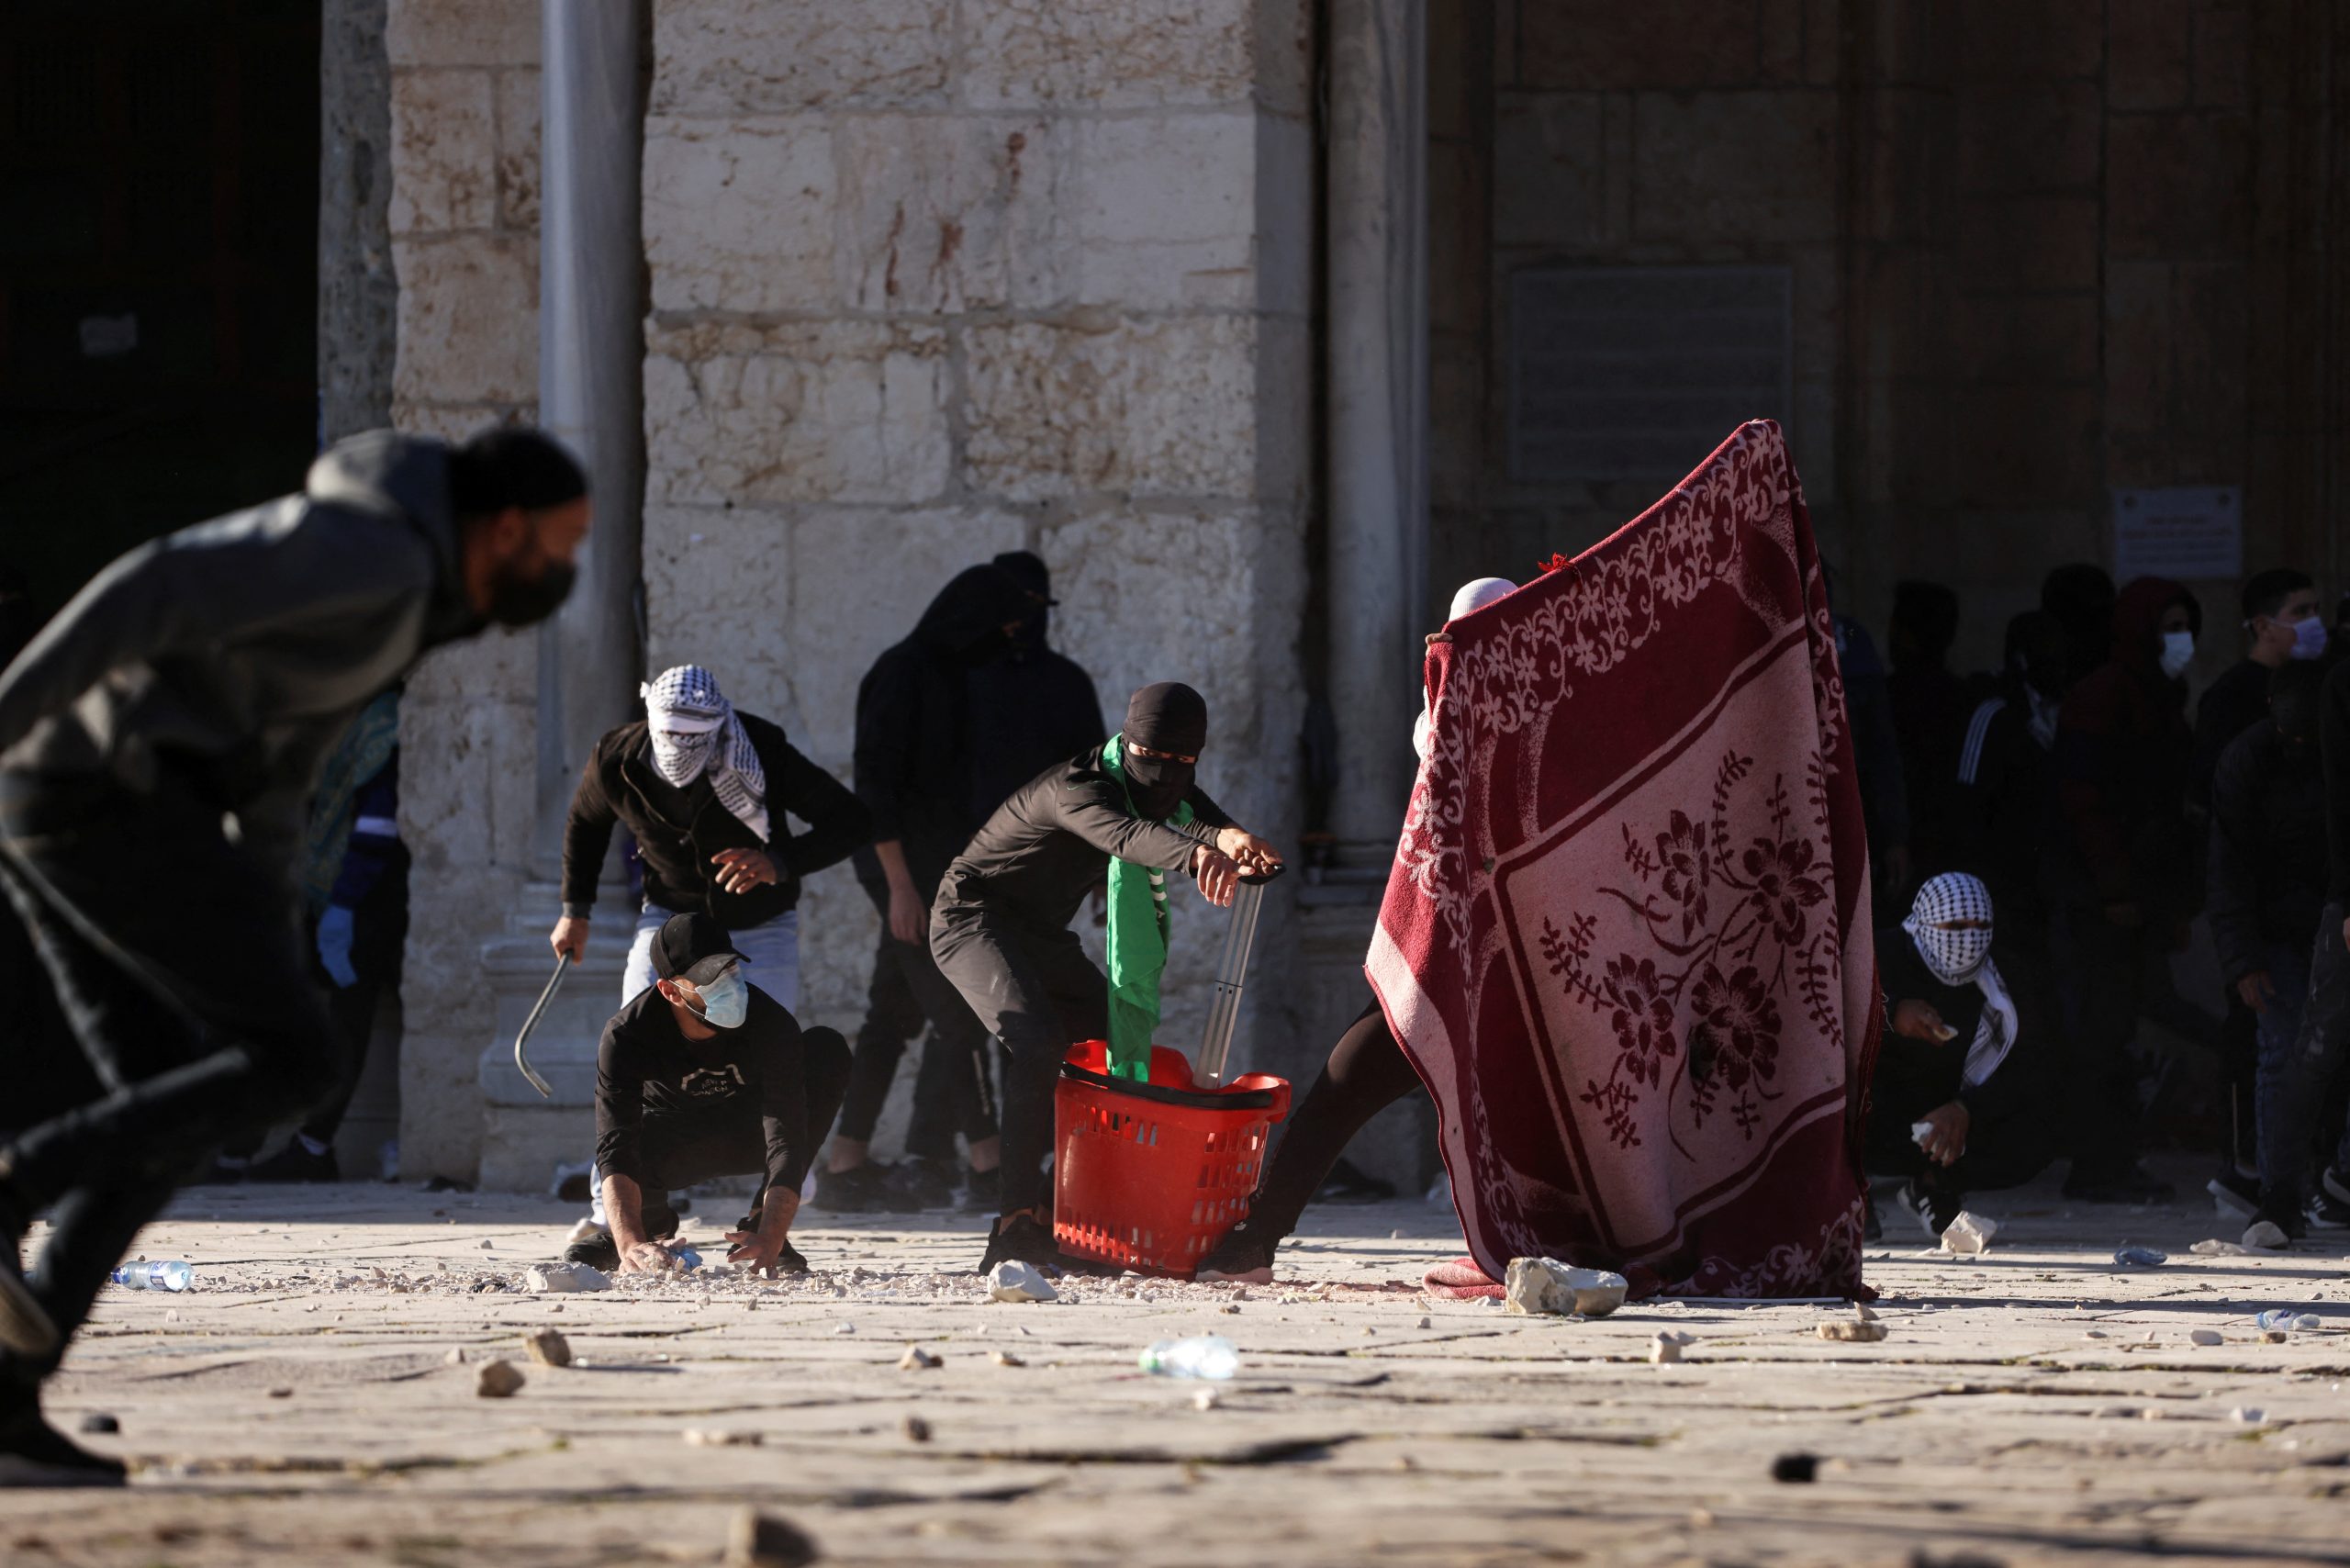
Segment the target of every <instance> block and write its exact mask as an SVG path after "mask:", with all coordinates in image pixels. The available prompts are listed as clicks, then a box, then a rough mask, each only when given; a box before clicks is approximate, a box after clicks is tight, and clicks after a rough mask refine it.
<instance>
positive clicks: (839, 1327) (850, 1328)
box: [833, 1323, 856, 1334]
mask: <svg viewBox="0 0 2350 1568" xmlns="http://www.w3.org/2000/svg"><path fill="white" fill-rule="evenodd" d="M833 1332H834V1333H835V1334H854V1333H856V1324H854V1323H835V1324H834V1325H833Z"/></svg>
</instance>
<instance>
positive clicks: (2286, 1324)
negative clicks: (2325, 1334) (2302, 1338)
mask: <svg viewBox="0 0 2350 1568" xmlns="http://www.w3.org/2000/svg"><path fill="white" fill-rule="evenodd" d="M2253 1321H2254V1322H2255V1323H2257V1324H2259V1325H2260V1327H2263V1328H2298V1329H2300V1331H2301V1332H2302V1333H2304V1334H2313V1333H2315V1332H2317V1330H2319V1329H2321V1328H2322V1327H2325V1319H2323V1318H2322V1317H2320V1316H2318V1315H2317V1314H2316V1313H2314V1312H2301V1311H2299V1310H2297V1309H2296V1308H2293V1307H2289V1306H2272V1307H2270V1308H2269V1309H2268V1310H2267V1311H2266V1312H2264V1313H2262V1314H2261V1315H2260V1316H2258V1317H2255V1318H2254V1319H2253Z"/></svg>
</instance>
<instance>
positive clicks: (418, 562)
mask: <svg viewBox="0 0 2350 1568" xmlns="http://www.w3.org/2000/svg"><path fill="white" fill-rule="evenodd" d="M587 533H588V481H587V477H586V476H584V475H583V474H582V473H581V472H580V470H579V465H578V464H577V463H576V462H575V461H573V459H572V458H571V457H570V456H569V454H566V453H565V452H564V450H563V449H562V448H561V447H560V446H559V445H557V444H556V443H555V442H553V441H552V440H550V439H548V438H547V437H545V436H543V435H541V434H540V433H538V432H537V431H527V430H518V429H498V430H492V431H485V432H484V433H482V434H480V435H477V436H476V437H475V438H474V439H473V440H471V441H469V442H465V443H464V445H462V446H454V447H453V446H451V445H450V444H449V443H448V442H442V441H438V440H435V439H433V438H431V437H430V436H411V435H400V434H397V433H395V432H393V431H375V432H373V433H371V434H367V435H362V436H354V437H353V438H352V439H350V440H348V441H345V442H341V443H340V444H338V445H336V446H335V447H333V448H332V449H330V451H328V452H327V453H325V454H323V455H321V456H320V457H319V459H318V461H317V462H315V463H314V464H312V465H310V471H309V476H308V480H307V482H306V483H305V485H304V487H303V488H302V489H301V490H300V491H298V492H297V493H296V494H293V495H290V496H284V497H280V498H277V499H275V500H272V501H268V502H265V503H263V505H261V506H258V507H254V508H252V510H248V511H243V512H239V513H236V514H233V515H231V516H228V517H222V518H216V519H214V520H213V521H210V522H206V523H199V524H197V525H196V526H195V527H193V528H188V529H185V530H182V531H181V532H177V533H173V534H169V535H166V536H165V537H163V538H162V539H158V540H155V541H154V542H152V543H148V544H143V545H141V546H140V547H139V548H138V549H136V550H133V551H131V552H130V553H129V554H127V555H124V556H123V557H122V558H121V559H119V560H117V561H116V562H115V563H114V564H113V565H112V566H108V567H106V569H105V570H104V571H102V572H100V573H99V574H98V575H97V576H96V577H94V578H93V579H91V581H90V583H89V585H88V586H87V587H85V588H83V590H82V591H81V592H80V593H79V594H78V595H76V596H75V598H74V599H73V602H72V603H71V604H68V605H67V606H66V607H65V608H64V609H63V610H61V611H59V612H58V615H57V617H56V619H55V620H53V621H51V622H50V623H49V624H48V626H47V627H45V628H44V629H43V630H42V631H41V632H40V633H39V635H38V636H36V637H35V638H34V639H33V640H32V642H31V643H30V644H28V645H27V646H26V648H25V649H24V651H23V652H22V653H21V654H19V655H17V658H16V661H15V662H14V663H12V664H10V665H9V666H8V667H7V669H6V672H5V673H0V885H5V887H6V892H7V895H8V898H9V900H10V902H13V903H14V904H15V905H16V908H17V914H18V916H19V917H20V918H21V919H22V920H23V922H24V924H25V926H26V928H27V929H28V931H29V932H30V933H31V935H32V937H33V940H34V942H35V944H36V946H38V947H39V951H40V957H41V960H42V962H43V963H44V964H45V965H46V967H47V968H48V969H49V972H50V980H52V981H53V982H54V983H55V985H56V988H57V994H58V998H59V1000H60V1001H61V1002H62V1004H63V1007H64V1012H65V1015H66V1018H67V1021H68V1022H69V1023H70V1024H71V1025H72V1026H73V1034H74V1036H75V1037H76V1039H77V1041H78V1043H79V1045H80V1047H81V1051H82V1054H83V1055H84V1057H86V1058H88V1061H89V1064H90V1066H91V1068H92V1069H94V1070H95V1075H96V1076H97V1077H99V1078H102V1079H104V1080H105V1081H106V1092H101V1093H95V1094H92V1095H90V1096H88V1097H87V1098H86V1099H85V1100H84V1102H83V1103H80V1104H78V1105H76V1106H74V1107H73V1108H72V1109H70V1110H67V1111H64V1112H62V1114H56V1115H53V1116H50V1118H48V1119H46V1120H42V1121H39V1122H36V1123H32V1124H30V1125H28V1126H23V1128H22V1130H20V1131H18V1132H17V1133H16V1134H15V1136H13V1137H10V1138H9V1139H8V1140H7V1141H6V1143H5V1144H0V1484H11V1483H14V1484H47V1483H51V1482H59V1481H71V1482H74V1483H78V1484H116V1485H119V1484H121V1482H122V1479H123V1467H122V1465H121V1464H119V1463H118V1462H116V1461H114V1460H112V1459H107V1458H101V1457H100V1456H98V1455H95V1454H92V1453H88V1452H85V1451H84V1450H82V1449H80V1448H78V1447H77V1446H75V1445H74V1444H73V1442H71V1441H69V1440H68V1439H66V1438H64V1437H63V1436H62V1435H60V1434H59V1433H58V1432H57V1431H56V1430H55V1429H54V1428H51V1427H50V1426H49V1425H48V1424H47V1423H46V1422H45V1421H43V1420H42V1418H41V1415H40V1403H39V1389H40V1383H41V1382H42V1380H43V1379H45V1378H46V1377H47V1376H48V1375H49V1374H50V1372H54V1371H55V1370H56V1368H57V1365H58V1362H59V1361H60V1360H61V1359H62V1357H63V1355H64V1353H65V1347H66V1344H67V1342H68V1341H69V1340H70V1339H71V1338H73V1332H74V1330H75V1329H77V1328H79V1327H81V1325H82V1321H83V1319H84V1317H85V1316H87V1315H88V1313H89V1310H90V1306H91V1304H92V1303H93V1302H94V1301H95V1299H96V1297H97V1294H98V1292H99V1291H100V1290H101V1289H102V1288H104V1287H105V1285H106V1278H107V1275H108V1274H109V1272H110V1271H112V1270H113V1268H114V1266H115V1263H116V1261H117V1260H118V1259H119V1258H121V1256H122V1254H123V1252H124V1249H127V1248H128V1247H129V1245H130V1242H131V1239H132V1238H134V1237H136V1236H137V1235H138V1233H139V1229H140V1226H143V1225H145V1224H146V1223H147V1222H148V1221H149V1220H151V1219H152V1218H154V1217H155V1215H157V1214H158V1213H160V1212H161V1211H162V1207H163V1205H164V1204H166V1203H167V1202H169V1201H170V1199H171V1196H172V1193H173V1191H174V1190H175V1189H176V1188H177V1187H178V1186H179V1184H180V1182H182V1181H183V1180H184V1179H185V1177H186V1176H187V1175H188V1174H189V1172H190V1171H191V1170H194V1169H195V1168H196V1166H197V1165H198V1164H199V1163H200V1162H208V1161H209V1160H210V1159H211V1157H212V1155H213V1153H214V1152H215V1151H216V1150H217V1149H218V1148H220V1146H221V1145H222V1144H223V1143H226V1142H228V1141H229V1140H231V1139H238V1138H243V1137H251V1136H253V1135H256V1134H258V1133H260V1132H261V1131H263V1130H264V1129H266V1128H267V1127H269V1126H271V1125H273V1124H274V1123H275V1122H277V1121H279V1120H281V1119H284V1118H288V1117H292V1116H297V1115H299V1114H302V1113H303V1112H305V1111H307V1110H308V1109H309V1108H310V1107H311V1106H312V1105H314V1104H316V1103H318V1102H319V1100H321V1099H323V1098H324V1097H325V1096H326V1095H327V1094H328V1093H329V1092H331V1091H332V1090H333V1089H334V1088H335V1086H336V1082H337V1080H338V1076H339V1075H338V1066H339V1063H338V1059H337V1053H338V1051H339V1049H340V1048H341V1034H340V1032H339V1031H338V1030H337V1029H336V1027H335V1025H334V1021H333V1019H332V1018H331V1017H330V1015H329V1014H328V1011H327V1006H326V1002H325V999H324V997H322V996H321V995H320V994H319V989H318V987H317V986H316V985H315V984H313V983H312V981H311V979H310V955H309V953H308V951H307V950H306V946H305V944H304V943H303V942H302V941H301V939H300V935H299V924H298V909H297V899H296V894H295V879H294V867H293V860H294V854H295V851H296V849H297V847H298V846H300V844H301V843H302V837H303V829H304V825H305V821H306V815H307V810H308V804H309V800H310V795H311V790H312V787H313V786H314V784H315V783H316V781H317V778H318V775H319V767H320V764H321V762H322V761H323V759H324V758H325V756H327V754H328V752H329V751H330V749H331V748H332V747H333V746H334V745H335V743H336V741H337V739H338V738H339V737H340V736H341V734H342V733H343V731H344V730H345V729H346V728H347V727H348V726H349V724H350V723H351V722H352V719H353V715H355V714H356V713H358V712H359V711H360V710H362V709H363V708H364V707H365V706H366V705H367V704H368V702H370V701H371V700H374V698H375V695H376V694H377V693H378V692H381V691H384V690H386V689H388V688H390V687H392V686H395V685H397V683H398V682H399V681H400V680H401V679H402V678H404V677H406V676H407V674H408V671H409V670H410V669H411V668H413V667H414V666H415V665H416V662H417V660H418V659H420V658H421V657H422V656H423V655H424V654H425V652H426V651H427V650H428V649H431V648H432V647H435V646H438V645H439V644H443V643H450V642H455V641H458V640H460V639H463V638H467V637H472V636H475V635H476V634H478V633H481V632H482V631H483V630H484V629H485V628H487V626H488V625H489V623H490V622H502V623H504V624H506V625H509V626H520V625H527V624H529V623H530V622H535V621H539V620H543V618H545V617H546V616H548V615H550V614H552V613H554V610H555V609H556V607H558V606H559V605H561V604H562V602H563V600H564V597H565V594H566V593H568V592H569V591H570V588H571V582H572V577H573V572H574V568H573V565H572V559H573V556H574V555H575V554H576V552H577V550H578V548H579V544H580V542H581V541H582V540H583V539H584V538H586V536H587ZM11 1069H12V1071H15V1072H16V1073H17V1074H19V1075H20V1076H27V1077H47V1076H49V1075H48V1074H47V1073H46V1072H44V1071H43V1070H42V1066H41V1064H39V1063H33V1064H26V1063H22V1062H12V1063H11ZM46 1087H47V1086H46V1085H41V1086H39V1088H40V1089H44V1090H45V1089H46ZM43 1209H47V1210H48V1211H49V1214H50V1235H49V1240H48V1242H47V1243H46V1244H45V1245H44V1246H43V1247H42V1249H41V1254H40V1260H39V1263H38V1264H37V1265H36V1266H35V1267H34V1268H33V1270H32V1271H30V1272H29V1273H21V1272H19V1263H18V1254H17V1249H18V1246H19V1244H20V1243H21V1242H22V1240H23V1238H24V1235H25V1231H26V1228H27V1226H28V1225H29V1224H30V1222H31V1219H32V1216H33V1215H35V1214H37V1213H39V1212H40V1211H41V1210H43Z"/></svg>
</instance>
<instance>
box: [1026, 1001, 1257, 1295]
mask: <svg viewBox="0 0 2350 1568" xmlns="http://www.w3.org/2000/svg"><path fill="white" fill-rule="evenodd" d="M1109 1060H1110V1047H1108V1046H1106V1045H1104V1044H1103V1043H1102V1042H1101V1041H1100V1040H1088V1041H1086V1042H1085V1043H1084V1044H1082V1045H1080V1046H1077V1047H1074V1048H1072V1049H1071V1050H1070V1051H1069V1057H1068V1059H1067V1060H1065V1061H1064V1062H1062V1064H1061V1076H1060V1081H1059V1082H1058V1083H1057V1085H1056V1086H1055V1089H1054V1093H1053V1130H1054V1138H1053V1148H1054V1155H1053V1188H1054V1193H1053V1238H1054V1239H1055V1240H1056V1241H1057V1242H1058V1243H1059V1244H1060V1249H1061V1250H1062V1251H1063V1252H1066V1253H1068V1254H1069V1256H1071V1257H1073V1258H1091V1259H1093V1260H1096V1261H1099V1262H1103V1263H1115V1264H1117V1265H1118V1266H1119V1267H1120V1268H1122V1269H1134V1270H1136V1271H1141V1272H1143V1273H1150V1274H1172V1275H1174V1276H1176V1277H1177V1278H1179V1279H1190V1278H1191V1277H1192V1273H1193V1272H1194V1271H1196V1270H1197V1269H1198V1268H1199V1265H1200V1259H1201V1258H1202V1257H1203V1255H1205V1254H1206V1252H1207V1251H1208V1249H1211V1248H1213V1247H1214V1245H1215V1244H1216V1243H1217V1242H1219V1241H1221V1240H1223V1239H1224V1233H1225V1231H1227V1230H1230V1229H1231V1228H1232V1227H1233V1226H1235V1225H1237V1224H1238V1223H1239V1222H1240V1221H1241V1220H1242V1219H1243V1218H1245V1217H1246V1216H1247V1215H1248V1199H1249V1197H1250V1195H1251V1194H1252V1193H1255V1192H1256V1190H1257V1181H1258V1178H1259V1175H1261V1174H1262V1172H1263V1170H1264V1167H1265V1146H1266V1143H1267V1141H1268V1140H1269V1139H1270V1137H1271V1136H1272V1130H1273V1124H1274V1123H1276V1122H1278V1121H1280V1120H1281V1118H1282V1117H1284V1116H1286V1115H1288V1114H1289V1080H1287V1079H1285V1078H1275V1077H1273V1076H1272V1075H1271V1074H1270V1073H1263V1072H1252V1073H1250V1074H1248V1076H1247V1077H1245V1078H1237V1079H1235V1080H1233V1081H1231V1082H1230V1083H1225V1084H1218V1085H1216V1086H1214V1087H1204V1086H1200V1085H1195V1084H1194V1083H1193V1082H1192V1064H1191V1062H1190V1061H1189V1060H1188V1059H1187V1058H1185V1057H1184V1055H1183V1053H1182V1052H1181V1051H1175V1050H1169V1049H1168V1048H1167V1047H1165V1046H1153V1047H1151V1050H1150V1081H1149V1082H1148V1083H1138V1082H1136V1081H1133V1080H1130V1079H1117V1078H1112V1077H1110V1076H1109V1073H1108V1067H1109Z"/></svg>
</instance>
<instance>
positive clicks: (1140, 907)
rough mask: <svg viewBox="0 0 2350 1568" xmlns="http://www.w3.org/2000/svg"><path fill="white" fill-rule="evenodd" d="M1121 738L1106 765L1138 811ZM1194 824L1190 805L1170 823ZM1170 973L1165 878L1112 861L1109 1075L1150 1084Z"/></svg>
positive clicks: (1105, 754) (1107, 750)
mask: <svg viewBox="0 0 2350 1568" xmlns="http://www.w3.org/2000/svg"><path fill="white" fill-rule="evenodd" d="M1119 738H1120V737H1119V736H1117V735H1112V736H1111V737H1110V744H1109V745H1105V746H1103V747H1102V767H1103V769H1104V770H1106V771H1107V772H1108V773H1109V775H1110V777H1111V778H1114V779H1116V780H1117V781H1118V788H1119V789H1120V790H1125V795H1126V810H1127V811H1129V812H1132V811H1133V810H1134V809H1135V801H1134V793H1133V791H1132V790H1127V789H1126V770H1125V763H1124V760H1123V759H1122V758H1121V757H1120V756H1119V754H1118V741H1119ZM1167 820H1168V821H1169V822H1170V823H1173V824H1174V825H1175V826H1177V827H1189V826H1191V825H1192V802H1191V801H1183V802H1182V803H1181V805H1179V806H1177V807H1176V808H1175V814H1174V815H1173V816H1171V817H1169V818H1168V819H1167ZM1166 972H1167V873H1166V872H1164V871H1160V870H1157V869H1155V868H1151V867H1148V866H1136V865H1134V864H1132V863H1131V862H1128V861H1125V860H1121V859H1119V858H1118V857H1116V856H1114V855H1113V856H1112V857H1110V1039H1109V1046H1110V1076H1111V1077H1113V1078H1130V1079H1133V1080H1135V1081H1137V1082H1142V1083H1147V1082H1149V1081H1150V1039H1151V1036H1152V1035H1153V1034H1155V1033H1156V1032H1157V1031H1158V977H1159V976H1160V975H1162V974H1164V973H1166Z"/></svg>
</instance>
